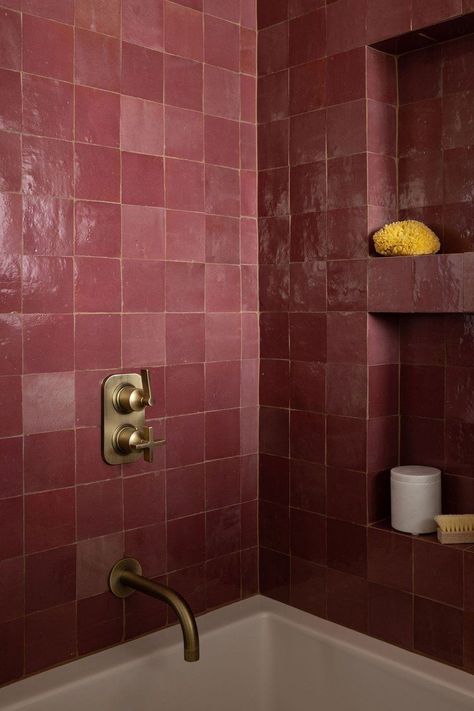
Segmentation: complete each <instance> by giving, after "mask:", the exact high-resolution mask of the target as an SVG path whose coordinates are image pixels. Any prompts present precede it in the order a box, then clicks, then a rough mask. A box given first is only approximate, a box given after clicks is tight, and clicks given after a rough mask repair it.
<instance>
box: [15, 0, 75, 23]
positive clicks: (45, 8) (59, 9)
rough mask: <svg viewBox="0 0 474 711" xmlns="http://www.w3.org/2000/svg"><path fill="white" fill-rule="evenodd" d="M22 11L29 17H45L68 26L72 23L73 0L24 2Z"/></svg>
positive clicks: (31, 0) (30, 0) (25, 0)
mask: <svg viewBox="0 0 474 711" xmlns="http://www.w3.org/2000/svg"><path fill="white" fill-rule="evenodd" d="M22 10H23V12H25V13H28V14H31V15H39V16H40V17H47V18H48V19H50V20H57V21H58V22H65V23H67V24H69V25H72V24H73V23H74V2H73V0H24V2H23V7H22Z"/></svg>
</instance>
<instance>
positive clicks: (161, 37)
mask: <svg viewBox="0 0 474 711" xmlns="http://www.w3.org/2000/svg"><path fill="white" fill-rule="evenodd" d="M7 4H8V7H0V45H1V46H0V99H1V100H0V152H1V160H0V166H1V168H0V191H1V192H0V212H1V227H0V246H1V249H0V270H1V276H0V311H1V313H0V342H1V345H2V352H1V356H0V381H1V383H0V385H1V387H0V391H1V393H2V395H1V398H0V399H1V400H2V406H3V409H4V411H5V413H8V414H6V415H5V418H4V424H3V425H2V427H1V428H0V520H1V529H2V533H1V536H0V569H1V574H2V579H3V580H5V581H6V583H5V584H6V586H7V588H6V590H4V591H3V592H2V594H1V595H0V598H1V602H0V640H1V647H2V650H3V651H4V652H5V653H4V654H2V660H1V661H0V683H6V682H10V681H13V680H15V679H18V678H20V677H21V676H23V675H24V674H29V673H31V672H36V671H40V670H41V669H44V668H46V667H48V666H52V665H54V664H57V663H60V662H64V661H66V660H70V659H73V658H75V657H77V656H78V655H81V654H86V653H90V652H92V651H94V650H97V649H100V648H103V647H106V646H109V645H112V644H115V643H117V642H120V641H121V640H123V639H128V638H130V637H133V636H135V635H137V634H142V633H144V632H146V631H151V630H153V629H156V628H157V627H161V626H164V625H166V624H167V623H168V622H171V621H172V616H171V615H170V616H169V618H168V614H167V608H166V606H164V605H162V604H161V603H157V602H155V603H153V604H150V603H149V602H148V601H147V600H145V599H140V598H138V597H137V598H135V599H133V600H130V601H127V603H126V604H125V605H123V604H122V602H121V601H118V600H115V599H114V598H113V597H112V596H111V595H110V593H109V592H107V575H108V571H109V569H110V567H111V565H112V564H113V563H114V562H115V561H116V560H117V559H119V558H121V557H123V555H125V554H126V555H131V556H136V557H137V558H139V559H140V560H141V562H142V565H143V568H144V572H145V574H146V575H149V576H151V577H152V578H157V577H159V578H160V580H164V581H165V582H166V581H168V582H169V583H170V584H172V585H173V586H174V587H175V588H176V589H178V590H180V591H182V592H183V593H184V594H185V595H186V596H187V597H188V598H189V600H190V601H191V603H192V604H193V607H194V608H195V610H196V612H202V611H204V610H206V609H208V608H211V607H215V606H217V605H222V604H225V603H228V602H232V601H234V600H238V599H240V598H241V597H244V596H248V595H251V594H254V593H255V592H256V590H257V586H258V568H257V560H258V556H257V536H256V531H257V504H256V497H257V464H258V462H257V445H258V438H257V406H258V360H257V359H258V341H257V338H256V333H257V329H258V321H257V308H258V303H257V270H258V266H257V254H258V250H257V225H256V208H255V204H256V124H255V95H256V76H255V74H256V11H255V5H254V2H252V0H248V1H247V0H244V1H243V2H240V1H239V0H238V1H236V2H233V1H232V2H230V3H227V5H228V7H229V12H227V11H226V12H224V13H222V12H220V5H221V3H219V2H217V3H206V10H205V12H204V11H203V9H202V3H181V4H176V3H174V2H168V1H167V0H166V1H164V0H153V1H149V0H131V1H128V0H127V2H125V0H124V2H121V0H107V2H103V0H68V1H67V2H66V1H63V0H60V1H59V2H57V1H56V2H37V1H36V0H25V1H24V2H23V3H22V4H21V3H20V2H18V3H11V2H10V3H7ZM0 5H2V3H0ZM20 5H21V6H22V12H20V11H19V9H18V8H19V7H20ZM12 6H13V8H14V9H12ZM230 10H232V12H230ZM241 85H242V92H241V90H240V87H241ZM22 129H23V131H24V133H23V136H22V134H21V130H22ZM20 139H22V140H20ZM141 367H149V368H151V371H152V381H153V387H154V390H155V393H154V394H155V399H156V405H155V406H154V407H153V409H152V410H149V411H148V412H147V414H148V419H149V420H151V421H153V424H154V425H155V431H156V432H157V433H158V434H159V435H160V436H162V437H164V438H165V439H166V440H167V447H166V448H165V449H163V450H161V451H160V452H159V453H157V456H156V460H155V463H154V464H153V465H147V464H145V463H143V462H141V463H140V462H139V463H137V464H136V465H131V466H125V467H120V466H118V467H110V466H107V465H106V464H105V463H104V462H103V461H102V459H101V454H100V446H101V445H100V417H101V414H100V397H101V390H100V388H101V382H102V380H103V379H104V378H105V377H106V376H107V375H109V374H111V373H114V372H120V371H121V370H125V372H127V371H129V370H130V371H137V370H139V369H140V368H141ZM7 403H8V406H7ZM221 531H224V532H225V535H224V536H222V535H221V533H220V532H221Z"/></svg>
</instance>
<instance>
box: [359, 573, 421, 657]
mask: <svg viewBox="0 0 474 711" xmlns="http://www.w3.org/2000/svg"><path fill="white" fill-rule="evenodd" d="M368 631H369V634H370V635H371V636H373V637H379V638H380V639H383V640H385V642H390V643H391V644H397V645H400V646H402V647H405V649H411V648H412V646H413V598H412V596H411V595H408V594H407V593H404V592H400V591H399V590H391V589H389V588H384V587H382V586H381V585H375V584H374V583H369V629H368Z"/></svg>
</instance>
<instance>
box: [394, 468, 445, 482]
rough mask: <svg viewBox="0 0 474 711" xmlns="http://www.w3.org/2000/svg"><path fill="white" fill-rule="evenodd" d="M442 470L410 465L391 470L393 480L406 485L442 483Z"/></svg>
mask: <svg viewBox="0 0 474 711" xmlns="http://www.w3.org/2000/svg"><path fill="white" fill-rule="evenodd" d="M440 479H441V469H436V467H421V466H417V465H415V464H408V465H407V466H404V467H394V468H393V469H392V470H391V480H392V481H399V482H403V483H404V484H431V483H435V482H438V481H440Z"/></svg>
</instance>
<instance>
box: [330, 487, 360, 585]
mask: <svg viewBox="0 0 474 711" xmlns="http://www.w3.org/2000/svg"><path fill="white" fill-rule="evenodd" d="M328 476H329V475H328ZM327 536H328V542H327V545H328V565H329V566H330V567H331V568H336V569H337V570H341V571H342V572H344V573H351V574H353V575H360V576H362V577H365V576H366V575H367V530H366V528H365V527H363V526H356V525H354V524H352V523H347V522H345V521H339V520H333V519H328V521H327Z"/></svg>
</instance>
